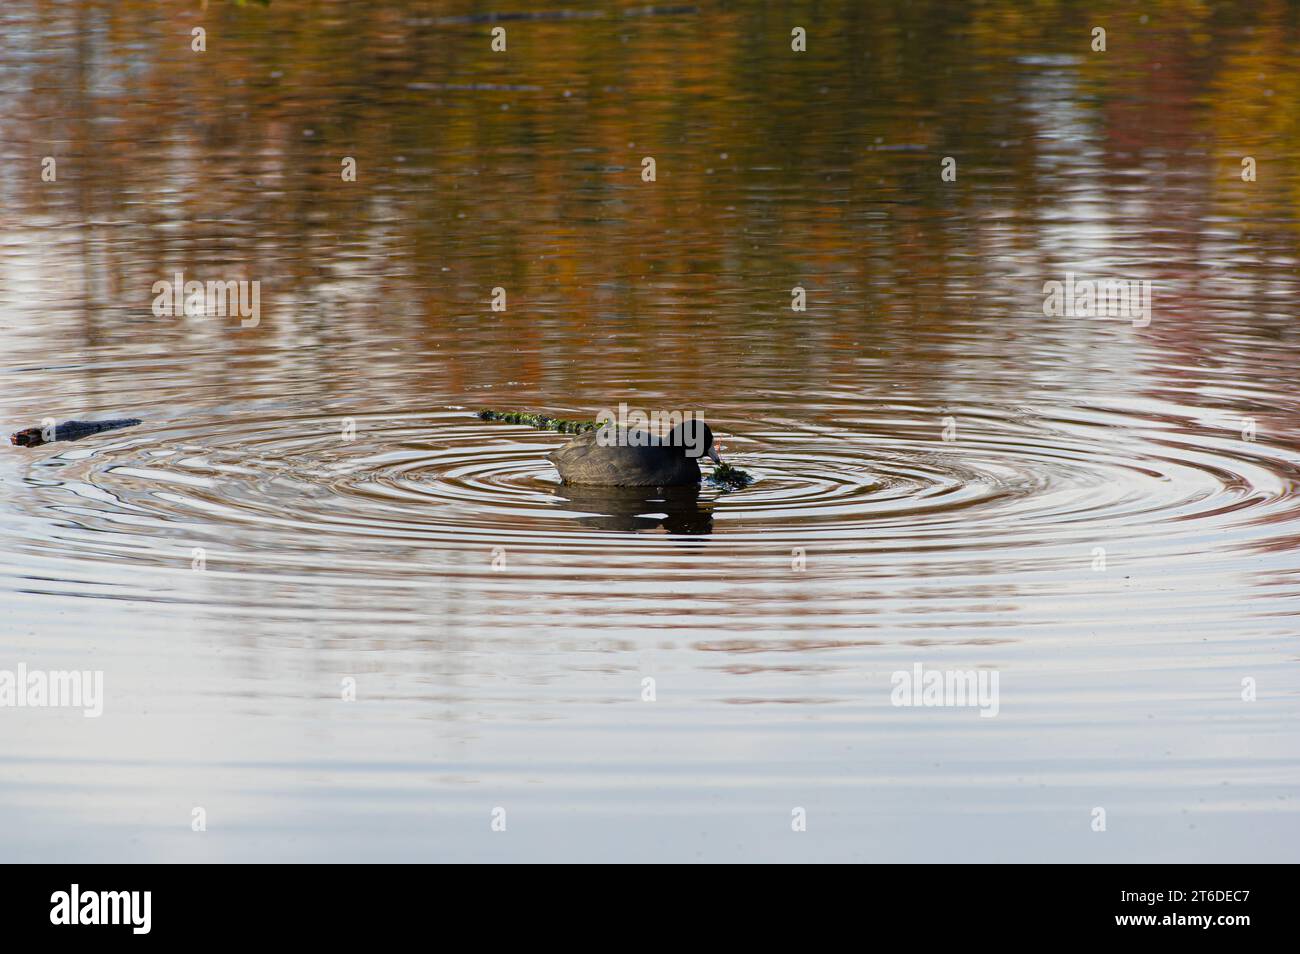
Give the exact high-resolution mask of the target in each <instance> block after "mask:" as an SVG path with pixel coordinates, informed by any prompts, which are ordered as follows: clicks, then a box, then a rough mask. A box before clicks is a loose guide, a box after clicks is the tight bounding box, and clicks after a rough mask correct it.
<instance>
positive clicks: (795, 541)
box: [9, 402, 1300, 586]
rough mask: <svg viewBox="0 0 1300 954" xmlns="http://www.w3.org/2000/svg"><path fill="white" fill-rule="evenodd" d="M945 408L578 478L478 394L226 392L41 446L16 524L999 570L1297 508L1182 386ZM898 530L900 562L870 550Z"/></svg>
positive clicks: (26, 478)
mask: <svg viewBox="0 0 1300 954" xmlns="http://www.w3.org/2000/svg"><path fill="white" fill-rule="evenodd" d="M565 410H567V409H557V412H559V411H565ZM942 411H943V413H941V414H936V413H935V411H934V410H933V409H927V408H923V407H920V406H907V405H900V404H882V405H880V406H879V407H877V408H875V409H873V410H872V411H871V412H870V413H864V412H863V410H862V409H861V407H855V408H854V409H853V410H852V411H851V412H850V413H847V414H844V415H843V416H840V415H838V414H837V413H836V407H835V406H834V405H833V404H830V405H828V406H826V407H823V408H821V409H819V413H818V416H817V420H815V421H813V420H800V419H796V418H790V417H779V418H778V417H773V418H770V419H763V418H758V417H748V418H745V417H720V418H717V419H715V420H714V421H713V424H714V428H715V430H716V431H718V433H719V435H720V440H721V443H722V446H723V453H724V455H725V456H726V458H727V459H728V460H729V461H732V462H734V463H735V464H737V465H738V466H741V467H744V468H746V469H748V470H750V471H751V472H752V473H753V474H754V475H755V476H756V477H757V480H756V482H755V483H754V484H753V485H752V486H750V487H749V488H747V489H745V490H743V491H737V492H731V493H722V492H719V491H716V490H711V489H708V486H707V484H706V485H705V487H704V489H702V490H701V491H700V492H699V493H698V494H697V493H694V492H682V491H680V490H677V491H671V492H654V491H640V490H631V491H612V490H599V489H582V488H570V487H565V486H562V485H560V484H559V482H558V479H557V476H556V474H555V472H554V469H553V468H552V466H551V465H550V464H549V462H548V461H547V460H546V459H545V455H546V453H547V451H548V450H550V449H551V448H552V447H554V446H556V445H557V444H558V443H560V442H562V441H563V440H565V438H563V437H562V436H560V435H555V434H551V433H546V432H538V431H535V430H532V429H530V428H526V427H521V426H515V425H509V424H502V423H499V422H484V421H480V420H478V419H477V418H476V417H475V416H474V415H473V414H471V413H470V411H469V410H467V409H465V408H456V407H449V408H443V409H440V410H436V411H432V412H429V411H425V412H410V413H405V414H393V415H387V416H377V415H363V414H356V415H347V414H332V415H320V414H315V415H307V414H294V413H292V411H291V409H287V408H285V407H283V406H280V407H275V408H272V409H270V410H268V409H266V408H264V407H262V408H259V407H256V406H250V407H237V406H236V407H229V406H227V407H225V408H223V413H221V414H209V415H206V416H205V415H204V414H203V413H201V412H198V411H196V412H194V413H188V414H184V415H178V416H176V417H174V418H172V419H171V420H159V419H154V420H152V421H150V422H148V423H146V424H145V425H144V426H142V427H139V428H135V429H132V430H130V431H124V432H121V433H116V434H112V435H105V436H102V437H99V438H96V439H94V440H88V441H83V442H80V443H76V444H63V445H50V446H48V447H46V448H42V449H41V450H40V452H38V453H36V454H33V456H32V458H31V460H30V461H29V462H28V463H26V464H25V466H24V469H23V478H22V479H23V484H24V487H25V490H24V491H23V493H22V495H20V503H21V505H22V506H23V507H24V508H25V509H26V518H27V519H26V521H25V522H22V523H19V524H18V525H17V526H16V527H14V528H11V530H10V532H11V533H12V534H13V535H14V536H15V538H16V539H15V541H14V545H13V547H12V548H11V549H12V552H15V553H19V554H22V555H23V556H24V558H25V559H27V560H37V561H40V560H46V561H55V562H57V563H59V564H61V565H63V566H64V567H66V566H67V565H68V564H69V563H71V564H75V565H77V566H79V567H80V568H81V569H80V573H81V574H83V575H85V576H87V577H90V578H95V577H97V576H99V577H102V576H105V575H107V576H108V578H109V580H110V581H117V582H118V583H119V584H121V583H122V581H123V580H124V579H125V580H129V579H130V578H131V575H130V573H129V567H130V566H131V564H133V563H142V564H148V565H155V566H157V565H163V566H167V565H175V566H185V565H188V563H189V562H190V557H191V554H192V553H193V552H194V550H195V549H196V548H197V549H201V550H202V551H203V554H204V558H205V560H210V561H211V562H212V563H213V564H215V565H217V566H229V567H238V568H239V570H240V571H241V572H244V573H253V574H261V575H265V576H268V577H277V578H283V577H294V578H303V579H305V578H308V577H311V576H313V575H319V574H324V575H325V576H326V577H330V578H337V577H351V578H352V579H353V581H354V582H355V581H356V580H357V579H358V578H361V577H365V576H368V575H373V574H376V573H379V574H381V575H382V576H383V577H384V578H387V579H390V580H400V579H402V578H404V577H408V576H409V575H410V574H413V573H418V574H421V575H427V573H428V572H430V568H437V572H442V573H447V574H453V575H454V574H463V573H477V572H482V571H484V570H485V569H488V567H489V562H488V558H487V557H486V556H485V554H489V553H492V552H495V550H496V548H500V551H501V553H500V554H499V555H504V554H506V553H513V554H514V555H516V556H519V557H522V561H521V562H522V564H523V565H526V566H529V567H531V570H532V572H534V573H541V574H543V575H552V576H565V575H571V574H574V573H578V574H596V573H599V574H602V575H605V576H611V575H613V576H616V575H617V574H619V573H626V574H628V575H629V576H631V577H636V576H638V575H640V574H641V573H642V572H643V571H644V561H645V559H646V557H647V554H648V553H650V552H652V551H654V552H660V553H663V554H672V553H674V552H681V548H682V547H683V546H684V545H691V544H692V541H693V545H696V546H700V545H704V541H705V540H706V539H707V540H708V543H709V545H711V546H714V547H717V548H718V549H719V552H725V553H726V554H727V558H728V561H734V560H736V559H741V560H743V559H745V558H746V554H749V555H750V557H751V559H756V558H764V559H765V558H766V557H767V556H768V555H770V554H772V553H773V552H775V551H785V552H791V551H794V550H796V549H801V550H802V551H803V552H804V553H805V554H806V553H808V552H812V553H815V554H817V555H818V559H819V560H821V561H822V567H823V569H824V570H825V571H826V572H828V573H830V574H832V575H834V574H836V573H841V572H858V573H861V572H866V573H868V574H880V573H883V572H892V573H897V574H898V575H900V576H901V575H905V574H906V573H907V572H908V571H909V568H910V570H911V571H912V572H915V573H920V574H922V575H925V574H928V573H933V572H934V566H933V565H930V566H928V567H927V566H926V563H927V561H929V562H930V563H931V564H932V563H933V561H935V560H936V559H938V558H939V556H940V555H942V558H943V560H944V561H945V564H946V565H948V566H952V565H954V563H960V562H961V561H969V560H978V561H981V562H982V564H983V565H984V566H985V567H986V570H987V572H988V574H989V575H990V577H996V576H997V574H999V573H1009V572H1011V571H1013V570H1015V571H1018V572H1023V571H1026V570H1028V571H1031V572H1032V571H1034V570H1040V571H1042V570H1049V569H1051V568H1052V567H1054V566H1057V565H1059V564H1060V563H1061V562H1062V561H1065V562H1071V561H1073V562H1075V563H1077V562H1078V561H1079V560H1080V559H1082V558H1086V555H1087V554H1089V553H1090V552H1092V548H1094V547H1103V548H1104V547H1111V548H1112V549H1114V550H1116V551H1117V552H1118V553H1119V554H1122V555H1123V558H1124V559H1125V560H1126V561H1128V563H1129V564H1130V565H1131V564H1133V562H1134V561H1137V560H1148V561H1161V560H1165V561H1167V560H1169V559H1175V558H1176V559H1178V560H1183V559H1185V557H1186V556H1187V555H1188V554H1189V553H1190V552H1194V551H1195V549H1196V548H1197V547H1198V546H1200V545H1201V544H1200V543H1198V541H1201V542H1203V541H1205V540H1207V539H1209V538H1211V537H1212V538H1213V540H1214V545H1215V546H1216V548H1218V549H1219V550H1220V551H1221V552H1223V551H1225V550H1226V551H1234V550H1239V551H1240V550H1245V551H1249V550H1250V549H1251V548H1261V547H1268V546H1270V545H1271V541H1273V540H1275V539H1276V538H1277V537H1278V536H1279V534H1287V533H1293V532H1294V530H1295V529H1296V526H1297V500H1296V489H1297V486H1300V465H1298V461H1300V457H1298V455H1297V452H1296V450H1295V449H1294V448H1291V447H1283V446H1280V445H1278V444H1275V443H1269V442H1266V441H1248V440H1245V439H1243V438H1242V436H1241V435H1239V434H1236V433H1233V432H1232V431H1231V430H1229V429H1228V428H1227V427H1226V426H1220V427H1215V426H1213V425H1212V424H1211V423H1209V422H1204V421H1197V420H1193V419H1190V418H1189V417H1187V416H1186V415H1180V414H1179V412H1178V410H1177V409H1175V408H1169V407H1163V406H1159V405H1156V404H1154V403H1150V402H1148V403H1147V404H1146V405H1145V406H1142V407H1137V406H1129V407H1123V406H1110V407H1106V408H1098V407H1096V406H1086V407H1085V406H1077V405H1067V404H1064V403H1062V404H1059V405H1055V406H1053V407H1051V408H1038V409H1025V408H1022V407H1016V408H1001V409H989V408H974V407H969V408H963V407H949V408H944V409H942ZM37 521H41V522H43V523H44V525H45V529H44V530H43V531H41V532H32V527H33V526H35V525H36V522H37ZM647 548H649V550H648V549H647ZM882 555H888V558H889V560H890V561H892V562H891V563H889V565H888V568H886V567H883V566H881V565H871V564H872V563H873V562H875V561H878V560H879V559H880V558H881V556H882ZM1081 555H1083V556H1081ZM506 558H507V559H509V558H510V557H506ZM864 564H867V565H864ZM106 567H107V568H109V572H107V574H106V573H105V568H106ZM18 569H19V568H18V567H10V568H9V570H10V572H17V571H18ZM27 569H28V570H30V566H28V567H27ZM751 569H754V570H755V572H758V574H759V575H760V576H761V575H762V573H763V568H762V566H758V567H752V568H751ZM123 571H127V572H125V573H124V572H123ZM692 572H694V573H695V574H696V576H697V577H698V576H700V575H704V576H708V575H710V574H712V575H723V576H731V577H734V575H735V573H736V567H735V565H734V562H725V563H723V564H720V565H719V567H718V568H716V569H714V570H712V571H711V570H709V569H708V568H707V567H705V568H703V571H702V569H701V568H700V567H694V568H693V571H692ZM65 575H66V574H65ZM56 576H57V574H56ZM126 585H128V586H129V584H126Z"/></svg>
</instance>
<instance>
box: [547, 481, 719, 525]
mask: <svg viewBox="0 0 1300 954" xmlns="http://www.w3.org/2000/svg"><path fill="white" fill-rule="evenodd" d="M553 493H554V494H555V496H556V497H557V498H559V499H560V500H562V501H565V502H566V505H567V509H570V510H573V511H574V512H576V513H578V514H580V516H579V517H578V522H579V523H581V524H582V525H583V526H584V527H592V528H594V529H597V530H622V531H640V532H651V531H657V530H663V531H666V532H668V533H682V534H705V533H712V532H713V502H712V501H709V500H705V501H701V500H700V489H699V488H698V487H580V486H576V485H566V484H561V485H559V486H558V487H556V488H555V489H554V491H553Z"/></svg>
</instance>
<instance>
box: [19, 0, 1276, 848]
mask: <svg viewBox="0 0 1300 954" xmlns="http://www.w3.org/2000/svg"><path fill="white" fill-rule="evenodd" d="M168 7H169V12H168V13H167V14H166V15H164V14H162V13H160V10H159V7H158V5H157V4H154V3H146V2H143V0H81V2H71V3H68V2H62V3H56V2H52V0H49V2H47V0H9V2H7V3H5V4H4V5H3V6H0V226H2V227H0V345H2V346H3V355H2V356H0V382H2V386H0V426H2V427H3V430H4V432H5V433H6V434H7V433H9V432H11V431H14V430H17V429H19V428H22V427H27V426H32V425H37V424H39V423H40V422H41V421H42V419H45V418H54V419H57V420H59V421H62V420H65V419H68V418H110V417H127V416H132V417H139V418H141V419H143V424H141V425H140V426H139V427H135V428H130V429H127V430H122V431H116V432H112V433H106V434H100V435H97V436H95V437H91V438H87V439H86V440H84V441H80V442H76V443H54V444H49V445H46V446H43V447H38V448H34V449H29V448H19V447H10V446H8V445H7V444H6V445H5V447H4V448H3V450H0V608H2V609H3V613H0V669H8V670H15V669H16V667H17V666H18V665H19V664H23V665H25V666H26V667H27V668H28V669H29V670H30V669H40V670H68V669H76V670H102V672H103V674H104V676H103V679H104V699H103V707H104V710H103V715H102V716H101V717H99V718H84V717H83V715H82V712H81V711H80V710H77V709H70V708H61V709H60V708H2V709H0V859H3V860H6V861H34V860H44V861H68V860H93V861H100V860H129V861H164V860H181V861H235V860H254V861H263V860H307V861H342V860H354V861H355V860H409V861H417V860H425V861H438V860H545V859H552V860H554V859H571V860H680V861H692V860H709V861H726V860H751V861H803V860H868V861H890V862H897V861H959V862H970V861H1025V860H1038V861H1256V860H1269V861H1295V860H1297V856H1298V855H1300V815H1298V812H1300V798H1298V797H1297V786H1298V785H1300V736H1298V734H1297V729H1296V726H1297V719H1298V718H1300V695H1298V690H1297V679H1296V675H1297V672H1296V671H1297V663H1298V662H1300V656H1298V654H1297V641H1296V637H1297V633H1298V631H1300V552H1297V545H1298V544H1300V493H1298V489H1300V423H1298V418H1297V413H1298V412H1300V390H1298V389H1297V370H1296V369H1297V367H1298V366H1300V328H1298V326H1297V323H1296V308H1297V301H1300V281H1298V276H1300V270H1298V264H1300V258H1298V254H1297V241H1298V238H1300V218H1298V217H1297V206H1298V204H1300V124H1297V116H1300V110H1298V109H1297V99H1298V98H1300V13H1298V12H1297V7H1296V6H1295V5H1288V4H1284V3H1267V2H1266V3H1239V4H1238V3H1230V4H1217V3H1198V4H1185V3H1160V2H1153V3H1149V4H1143V5H1142V10H1141V11H1139V10H1136V9H1134V8H1133V7H1132V6H1131V5H1129V4H1123V3H1103V4H1100V5H1091V6H1090V7H1089V8H1088V9H1086V10H1085V9H1084V7H1083V6H1082V5H1073V4H1044V5H1033V6H1026V5H1024V4H1022V3H1020V2H1011V0H1008V2H987V3H982V4H978V5H975V4H972V5H966V4H952V3H924V2H922V3H911V4H906V3H901V2H898V3H883V4H878V5H871V8H870V10H869V11H868V10H867V9H866V8H865V7H864V6H863V5H859V4H852V3H847V2H846V3H834V2H832V3H815V4H803V3H796V4H792V5H789V6H788V7H786V6H784V5H769V4H761V3H753V2H738V3H727V4H725V5H724V4H717V3H701V4H699V5H698V6H696V7H689V8H679V9H677V10H670V11H666V12H665V11H663V10H661V11H657V12H655V11H647V10H646V9H645V8H644V7H641V6H636V7H627V8H623V7H617V6H610V5H596V4H586V3H582V2H579V0H573V2H568V0H566V2H565V3H564V4H563V5H562V6H560V7H550V6H547V5H545V4H535V5H530V4H527V3H522V2H521V3H517V4H511V5H509V6H505V7H494V6H491V5H487V4H481V3H480V4H476V3H466V2H460V3H428V4H426V3H414V2H412V3H385V4H380V3H369V2H355V0H353V2H347V3H344V2H323V0H318V2H307V0H302V2H292V0H274V2H272V3H271V4H270V5H269V6H261V5H259V4H257V3H249V4H247V5H243V6H240V5H236V4H232V3H219V2H216V0H213V2H211V3H208V4H207V5H206V10H204V9H202V5H201V4H199V3H193V4H179V5H175V9H171V7H172V5H168ZM561 9H562V10H564V11H566V13H565V15H563V16H532V17H520V18H514V19H502V20H499V21H496V22H492V21H490V20H487V19H485V18H484V17H482V16H481V15H482V14H486V13H488V12H493V11H495V12H503V13H504V12H509V13H527V12H529V11H532V12H533V13H542V12H547V11H552V12H553V11H556V10H561ZM493 26H502V27H504V28H505V30H506V36H507V49H506V51H505V52H494V51H493V50H492V48H491V43H492V36H491V30H492V28H493ZM796 26H802V27H804V28H805V29H806V31H807V51H806V52H794V51H792V49H791V30H792V29H793V28H794V27H796ZM1096 26H1100V27H1103V28H1105V30H1106V46H1107V48H1106V50H1105V51H1104V52H1100V51H1099V52H1094V51H1093V50H1092V48H1091V47H1092V44H1093V40H1092V29H1093V27H1096ZM194 27H203V28H204V29H205V31H206V34H205V45H206V49H205V50H203V51H202V52H197V51H195V50H193V49H192V43H193V42H194V40H193V38H192V34H191V30H192V29H193V28H194ZM46 157H49V158H52V159H53V160H54V164H53V166H52V167H50V166H49V164H48V163H45V162H44V160H45V159H46ZM647 157H652V158H653V159H654V161H655V178H654V181H645V180H644V178H643V168H644V167H643V160H644V159H645V158H647ZM945 157H951V158H952V159H954V160H955V174H956V177H955V180H954V179H952V177H951V176H949V177H948V178H949V179H950V180H951V181H946V180H945V178H944V176H943V175H942V173H943V171H944V169H943V160H944V158H945ZM1246 157H1250V158H1252V159H1253V160H1254V161H1255V162H1254V166H1255V179H1254V181H1244V180H1243V175H1242V174H1243V171H1244V169H1245V167H1244V166H1243V159H1244V158H1246ZM346 158H350V159H353V160H355V168H356V178H355V181H345V180H344V177H343V174H342V173H343V170H344V160H345V159H346ZM47 168H50V169H51V171H53V173H54V179H53V181H45V180H44V179H43V175H42V173H43V171H45V170H46V169H47ZM176 272H183V273H184V276H185V278H186V279H187V280H189V279H197V280H200V281H202V280H217V281H248V282H252V281H257V282H259V283H260V285H259V288H260V312H259V314H258V316H257V317H258V319H259V320H258V321H257V323H256V324H255V325H252V323H251V322H245V323H241V321H240V320H239V319H238V318H218V317H205V316H201V315H199V316H184V315H182V316H163V317H158V316H156V315H155V314H154V311H153V308H152V305H153V304H154V299H155V292H154V290H153V286H154V284H155V283H157V282H165V281H171V280H172V277H173V275H174V274H175V273H176ZM1068 276H1073V280H1075V281H1083V280H1098V279H1106V278H1122V279H1126V280H1129V281H1136V282H1150V285H1149V286H1148V287H1149V288H1150V290H1151V303H1150V312H1149V315H1148V316H1146V317H1148V318H1149V323H1147V322H1144V321H1143V320H1142V316H1136V317H1133V318H1132V319H1131V320H1130V319H1129V318H1114V317H1112V318H1109V319H1106V318H1102V319H1098V318H1089V317H1082V316H1076V315H1066V314H1058V315H1051V316H1048V315H1046V314H1045V293H1044V283H1046V282H1051V281H1060V282H1062V283H1064V282H1066V281H1067V277H1068ZM796 287H799V288H802V289H804V290H805V293H806V310H802V311H796V310H794V309H793V308H792V303H793V292H792V289H794V288H796ZM497 288H501V289H504V292H505V296H506V308H505V310H504V311H498V310H494V309H493V297H494V289H497ZM1048 310H1050V309H1048ZM246 324H247V325H249V326H247V327H245V326H244V325H246ZM620 402H626V403H627V404H628V405H630V406H632V407H637V408H642V409H645V410H656V409H662V410H670V409H698V410H702V411H703V412H704V413H705V414H706V416H707V418H708V420H709V422H710V423H711V424H712V426H713V428H714V430H715V431H717V432H718V433H719V435H720V438H721V442H722V444H723V447H722V453H723V456H724V457H725V458H727V459H728V460H729V461H731V462H732V463H734V464H736V465H737V466H740V467H743V468H744V469H746V470H748V471H750V472H751V473H752V474H753V475H755V476H756V477H757V478H758V479H757V482H756V483H755V484H754V485H753V486H751V487H750V488H748V489H747V490H744V491H740V492H735V493H729V494H721V493H719V492H717V491H715V490H709V489H705V490H703V491H702V492H701V493H700V495H699V496H698V498H688V499H685V500H683V499H679V497H677V496H673V497H672V498H671V499H667V498H665V497H664V496H663V495H656V494H654V493H652V492H651V493H644V494H637V493H634V494H630V495H629V494H627V493H608V494H606V493H592V492H591V491H585V492H580V491H578V490H576V489H572V488H566V487H563V486H560V485H559V484H558V481H557V478H556V475H555V472H554V470H553V468H552V467H551V465H550V464H549V463H548V462H547V461H546V460H545V454H546V453H547V452H548V451H549V450H550V449H552V448H553V447H555V446H557V445H558V444H559V443H560V442H561V441H563V440H564V438H562V437H561V436H559V435H556V434H551V433H547V432H540V431H536V430H533V429H531V428H527V427H521V426H513V425H508V424H501V423H496V422H484V421H480V420H478V419H477V418H476V417H475V416H474V414H473V411H474V410H476V409H479V408H485V407H487V408H500V409H512V410H515V409H525V410H534V411H542V412H546V413H550V414H556V415H560V416H565V417H578V418H589V417H592V416H593V415H594V414H595V413H596V412H597V410H598V409H601V408H607V407H616V406H617V405H618V404H619V403H620ZM918 664H920V665H921V666H922V667H924V669H925V670H940V671H974V672H986V673H996V674H997V676H998V679H999V683H998V685H999V701H998V711H997V715H996V717H992V718H984V717H981V714H980V710H979V709H977V708H972V707H958V706H953V707H922V708H916V707H902V706H896V705H894V704H892V702H891V688H892V686H893V685H894V678H893V675H892V674H893V673H895V672H899V671H902V672H912V671H914V670H913V667H915V666H916V665H918ZM647 679H652V680H654V681H653V683H652V684H651V683H647V682H646V681H645V680H647ZM351 685H355V696H356V698H355V701H346V700H345V699H344V698H343V696H344V694H345V692H346V691H347V687H348V686H351ZM650 685H652V686H653V691H654V701H653V702H649V701H644V697H645V695H646V693H647V689H646V687H647V686H650ZM1252 696H1253V698H1252ZM196 809H202V811H203V817H204V818H205V820H206V829H207V830H206V831H202V832H196V831H193V830H192V827H193V825H192V821H193V819H194V818H195V817H196V816H195V810H196ZM502 809H503V810H504V813H502V812H501V811H499V810H502ZM797 809H802V810H803V812H804V813H805V815H806V827H807V830H806V831H802V832H798V831H794V830H792V828H793V827H797V823H798V821H799V813H798V811H796V810H797ZM1097 809H1104V812H1105V815H1104V820H1105V831H1097V830H1094V829H1095V828H1096V827H1098V819H1099V818H1100V817H1101V816H1099V815H1098V812H1097ZM502 817H504V818H505V819H506V830H505V831H504V832H502V831H494V830H493V821H494V818H498V819H499V818H502ZM498 827H499V826H498Z"/></svg>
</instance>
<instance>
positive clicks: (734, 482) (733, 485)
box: [704, 463, 754, 490]
mask: <svg viewBox="0 0 1300 954" xmlns="http://www.w3.org/2000/svg"><path fill="white" fill-rule="evenodd" d="M704 479H705V480H707V481H708V482H709V483H711V484H712V485H713V486H714V487H717V488H718V489H719V490H744V489H745V488H746V487H748V486H749V485H750V484H752V483H753V482H754V478H753V477H751V476H750V475H749V474H747V473H745V471H743V470H741V469H740V468H739V467H732V466H731V465H730V464H726V463H723V464H718V465H717V466H715V467H714V468H713V471H712V472H711V473H710V474H709V475H708V476H707V477H705V478H704Z"/></svg>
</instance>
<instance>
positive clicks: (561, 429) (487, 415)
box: [478, 411, 604, 434]
mask: <svg viewBox="0 0 1300 954" xmlns="http://www.w3.org/2000/svg"><path fill="white" fill-rule="evenodd" d="M478 416H479V418H480V419H482V420H484V421H503V422H505V423H506V424H524V425H526V426H528V427H535V428H537V429H538V430H539V431H556V432H558V433H560V434H582V433H584V432H586V431H594V430H595V429H596V428H598V427H600V425H601V424H602V423H604V422H603V421H570V420H567V419H566V418H563V417H548V416H547V415H545V414H529V413H527V412H524V411H479V412H478Z"/></svg>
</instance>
